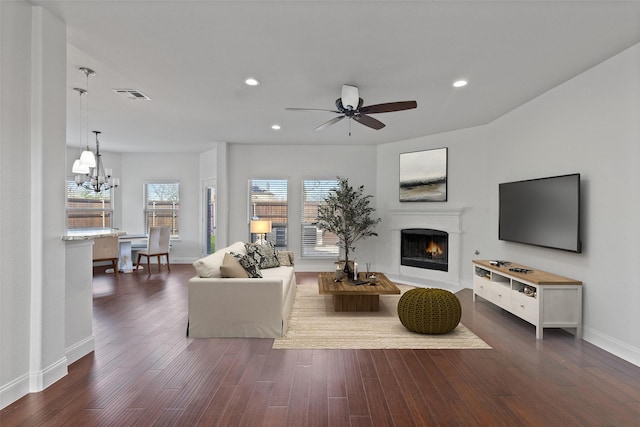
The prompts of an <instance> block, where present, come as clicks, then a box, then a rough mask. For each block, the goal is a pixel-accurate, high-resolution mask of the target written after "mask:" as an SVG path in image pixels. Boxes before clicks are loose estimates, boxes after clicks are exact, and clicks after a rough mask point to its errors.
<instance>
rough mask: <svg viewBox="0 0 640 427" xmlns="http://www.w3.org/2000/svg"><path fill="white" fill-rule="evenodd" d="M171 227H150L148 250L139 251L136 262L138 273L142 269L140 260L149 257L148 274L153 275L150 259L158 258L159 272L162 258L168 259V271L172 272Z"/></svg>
mask: <svg viewBox="0 0 640 427" xmlns="http://www.w3.org/2000/svg"><path fill="white" fill-rule="evenodd" d="M170 234H171V232H170V229H169V227H150V228H149V238H148V239H147V249H146V250H141V251H138V261H137V262H136V271H138V269H139V268H140V258H141V257H143V256H144V257H147V272H148V273H149V274H151V270H150V262H149V258H151V257H157V258H158V271H160V270H161V265H160V257H161V256H163V255H164V256H165V257H166V258H167V270H169V271H171V267H170V266H169V237H170Z"/></svg>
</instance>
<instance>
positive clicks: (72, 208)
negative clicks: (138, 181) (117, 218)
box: [66, 179, 113, 230]
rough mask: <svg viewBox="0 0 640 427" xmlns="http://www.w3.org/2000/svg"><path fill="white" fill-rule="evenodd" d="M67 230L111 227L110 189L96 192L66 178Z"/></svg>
mask: <svg viewBox="0 0 640 427" xmlns="http://www.w3.org/2000/svg"><path fill="white" fill-rule="evenodd" d="M66 187H67V188H66V193H67V203H66V213H67V230H82V229H97V228H112V227H113V223H112V217H113V207H112V205H111V190H103V191H101V192H99V193H96V192H95V191H93V190H89V189H86V188H84V187H82V186H80V187H79V186H78V185H77V184H76V182H75V180H71V179H68V180H66Z"/></svg>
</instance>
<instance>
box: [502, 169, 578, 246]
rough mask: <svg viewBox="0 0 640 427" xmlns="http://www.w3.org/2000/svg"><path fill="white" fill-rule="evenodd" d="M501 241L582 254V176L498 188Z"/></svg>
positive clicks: (523, 182) (569, 176) (551, 178)
mask: <svg viewBox="0 0 640 427" xmlns="http://www.w3.org/2000/svg"><path fill="white" fill-rule="evenodd" d="M499 205H500V207H499V211H500V216H499V220H498V222H499V224H498V238H499V239H500V240H505V241H509V242H518V243H525V244H529V245H535V246H542V247H545V248H553V249H561V250H565V251H570V252H577V253H580V252H582V248H581V246H582V245H581V242H580V174H577V173H576V174H571V175H562V176H553V177H548V178H538V179H530V180H526V181H517V182H506V183H503V184H499Z"/></svg>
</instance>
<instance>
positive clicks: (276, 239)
mask: <svg viewBox="0 0 640 427" xmlns="http://www.w3.org/2000/svg"><path fill="white" fill-rule="evenodd" d="M287 184H288V182H287V180H286V179H250V180H249V206H250V214H249V216H250V217H251V218H254V219H255V218H259V219H269V220H271V233H268V234H267V236H266V238H267V240H268V241H270V242H272V243H273V244H274V246H275V247H276V248H278V249H286V248H287V227H288V222H289V221H288V217H289V206H288V205H287V187H288V185H287ZM251 218H250V219H251ZM255 240H256V237H255V236H251V235H250V241H252V242H253V241H255Z"/></svg>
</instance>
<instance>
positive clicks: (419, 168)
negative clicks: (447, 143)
mask: <svg viewBox="0 0 640 427" xmlns="http://www.w3.org/2000/svg"><path fill="white" fill-rule="evenodd" d="M400 201H401V202H446V201H447V148H437V149H434V150H425V151H415V152H412V153H400Z"/></svg>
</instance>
